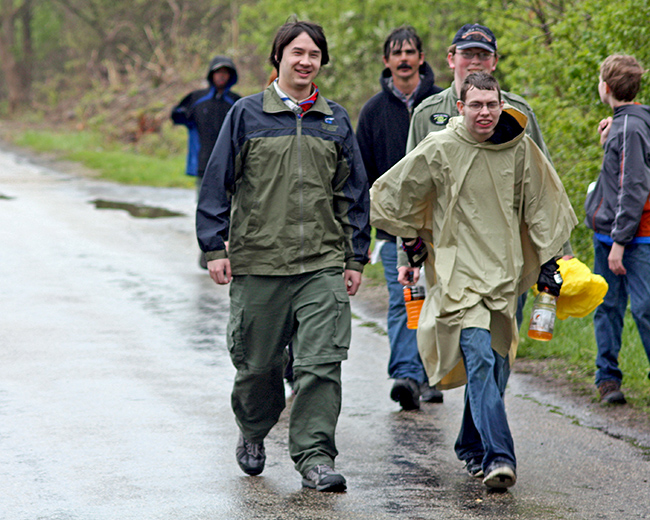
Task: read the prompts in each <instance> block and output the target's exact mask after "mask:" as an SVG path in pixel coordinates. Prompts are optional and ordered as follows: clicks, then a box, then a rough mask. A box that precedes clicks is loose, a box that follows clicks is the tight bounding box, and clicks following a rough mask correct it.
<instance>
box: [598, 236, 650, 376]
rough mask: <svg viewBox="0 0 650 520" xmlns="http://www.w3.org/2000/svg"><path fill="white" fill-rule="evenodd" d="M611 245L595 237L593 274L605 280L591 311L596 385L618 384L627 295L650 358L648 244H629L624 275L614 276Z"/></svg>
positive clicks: (626, 249)
mask: <svg viewBox="0 0 650 520" xmlns="http://www.w3.org/2000/svg"><path fill="white" fill-rule="evenodd" d="M610 250H611V246H609V245H607V244H604V243H603V242H601V241H600V240H598V239H597V238H595V237H594V273H596V274H599V275H601V276H602V277H603V278H605V280H606V281H607V284H608V285H609V289H608V290H607V294H606V295H605V300H604V301H603V303H601V304H600V306H599V307H598V308H597V309H596V312H595V313H594V331H595V333H596V344H597V345H598V355H597V356H596V368H597V370H596V385H598V384H600V383H601V382H603V381H616V382H618V383H619V384H620V382H621V380H622V379H623V372H621V369H620V368H619V367H618V354H619V352H620V351H621V337H622V335H623V319H624V317H625V309H626V308H627V299H628V295H629V297H630V310H631V311H632V317H633V318H634V321H635V322H636V327H637V329H638V331H639V336H641V343H642V344H643V348H644V349H645V352H646V355H647V356H648V361H650V244H628V245H627V246H625V253H624V254H623V266H624V267H625V269H626V270H627V274H625V275H621V276H618V275H615V274H614V273H612V272H611V271H610V269H609V264H608V262H607V257H608V256H609V252H610Z"/></svg>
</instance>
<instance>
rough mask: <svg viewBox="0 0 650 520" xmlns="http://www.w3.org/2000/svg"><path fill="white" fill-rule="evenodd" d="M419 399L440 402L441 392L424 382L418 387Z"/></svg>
mask: <svg viewBox="0 0 650 520" xmlns="http://www.w3.org/2000/svg"><path fill="white" fill-rule="evenodd" d="M420 392H421V395H420V401H424V402H425V403H442V400H443V397H442V392H441V391H440V390H438V389H437V388H436V387H435V386H429V383H427V382H424V383H422V386H421V387H420Z"/></svg>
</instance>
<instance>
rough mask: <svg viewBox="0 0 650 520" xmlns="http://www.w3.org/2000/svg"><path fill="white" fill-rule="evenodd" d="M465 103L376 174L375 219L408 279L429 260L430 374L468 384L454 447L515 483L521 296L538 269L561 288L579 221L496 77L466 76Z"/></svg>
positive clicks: (426, 326)
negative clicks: (510, 395) (509, 397)
mask: <svg viewBox="0 0 650 520" xmlns="http://www.w3.org/2000/svg"><path fill="white" fill-rule="evenodd" d="M458 110H459V113H460V114H461V115H460V116H459V117H455V118H452V119H451V120H450V122H449V125H448V127H447V128H446V129H445V130H443V131H441V132H436V133H431V134H429V135H428V136H427V137H426V138H425V139H424V140H423V141H422V142H421V143H420V144H419V145H418V146H417V147H416V148H415V149H414V150H413V151H412V152H411V153H409V154H408V155H407V156H406V157H404V159H402V160H401V161H400V162H398V163H397V164H396V165H395V166H394V167H393V168H391V169H390V170H389V171H388V172H386V173H385V174H384V175H383V176H382V177H380V178H379V180H377V181H376V182H375V184H374V185H373V188H372V189H371V223H372V225H373V226H376V227H378V228H381V229H384V230H386V231H387V232H389V233H392V234H394V235H396V236H400V237H403V240H404V249H405V251H406V253H407V255H408V257H409V264H410V265H411V268H401V274H400V278H401V280H402V281H403V282H405V281H406V275H407V274H408V272H411V271H415V270H414V269H413V267H416V266H419V265H421V263H422V261H424V258H426V266H427V268H426V269H425V274H426V277H427V288H428V292H427V299H426V301H425V304H424V307H423V309H422V314H421V316H420V322H419V325H418V346H419V349H420V354H421V357H422V361H423V363H424V366H425V368H426V370H427V374H428V375H429V382H430V384H431V385H434V384H438V385H439V388H443V389H445V388H453V387H456V386H460V385H463V384H465V383H467V388H466V392H465V394H466V395H465V411H464V414H463V422H462V426H461V431H460V434H459V436H458V439H457V441H456V447H455V449H456V454H457V456H458V457H459V459H461V460H462V461H464V462H465V463H466V465H467V470H468V472H469V473H470V475H472V476H476V477H479V476H483V477H484V480H483V482H484V483H485V484H486V485H487V486H488V487H490V488H506V487H509V486H512V485H513V484H514V483H515V481H516V458H515V452H514V444H513V441H512V435H511V433H510V429H509V426H508V421H507V417H506V413H505V406H504V403H503V392H504V390H505V385H506V382H507V377H508V374H509V361H510V359H512V358H514V354H515V352H516V346H517V342H518V331H517V327H516V322H515V310H516V303H517V302H516V300H517V296H518V295H519V294H521V293H522V292H523V291H524V290H526V289H527V288H529V287H530V286H531V285H532V284H533V282H534V281H535V280H536V279H537V280H538V287H539V288H540V289H542V290H548V291H549V292H551V293H555V294H556V295H557V294H559V287H560V285H561V278H560V279H557V278H555V277H554V275H555V273H556V271H557V263H556V262H555V260H556V258H557V257H558V256H560V255H561V250H562V244H563V243H564V242H566V241H567V240H568V239H569V236H570V234H571V230H572V229H573V227H574V226H575V225H576V223H577V220H576V217H575V214H574V213H573V209H572V208H571V203H570V202H569V199H568V197H567V195H566V192H565V191H564V187H563V186H562V182H561V181H560V179H559V177H558V176H557V173H556V172H555V170H554V169H553V166H552V165H551V164H550V162H549V161H548V160H547V159H546V157H545V156H544V154H543V153H542V152H541V151H540V149H539V148H538V147H537V145H536V144H535V143H534V142H533V141H532V139H531V138H530V137H528V136H527V135H526V134H525V132H524V130H525V128H526V122H527V120H526V116H525V115H524V114H522V113H521V112H519V111H517V110H516V109H514V108H512V107H509V106H506V107H504V105H503V101H502V100H501V92H500V89H499V84H498V83H497V81H496V80H495V79H494V78H493V77H492V76H490V75H489V74H487V73H484V72H480V73H476V74H471V75H469V76H468V77H467V78H466V80H465V81H464V83H463V86H462V88H461V97H460V100H459V101H458ZM432 246H433V247H432ZM434 251H435V256H434V254H433V253H434ZM427 253H428V256H427Z"/></svg>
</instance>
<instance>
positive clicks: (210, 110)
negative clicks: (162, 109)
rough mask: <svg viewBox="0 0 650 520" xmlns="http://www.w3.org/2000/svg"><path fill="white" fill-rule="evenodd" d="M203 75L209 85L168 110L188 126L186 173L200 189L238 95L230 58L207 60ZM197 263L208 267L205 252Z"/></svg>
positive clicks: (234, 70) (204, 267) (195, 91)
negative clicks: (209, 160)
mask: <svg viewBox="0 0 650 520" xmlns="http://www.w3.org/2000/svg"><path fill="white" fill-rule="evenodd" d="M206 79H207V80H208V84H209V87H208V88H204V89H200V90H194V91H193V92H190V93H189V94H188V95H187V96H185V97H184V98H183V100H182V101H181V102H180V103H179V104H178V105H176V106H175V107H174V109H173V110H172V114H171V118H172V121H173V122H174V124H175V125H185V126H186V127H187V131H188V134H189V137H188V145H187V164H186V169H185V173H187V175H192V176H195V177H196V187H197V189H201V182H202V181H203V173H204V172H205V167H206V165H207V164H208V159H210V154H211V153H212V149H213V148H214V143H216V141H217V137H218V136H219V130H221V125H222V124H223V121H224V119H226V114H227V113H228V111H229V110H230V107H231V106H233V105H234V104H235V101H237V100H238V99H240V98H241V96H240V95H239V94H235V93H234V92H231V90H230V88H231V87H232V86H233V85H234V84H235V83H237V69H236V68H235V64H234V62H233V61H232V60H231V59H230V58H228V57H226V56H216V57H214V58H213V59H212V61H210V67H209V68H208V74H207V76H206ZM199 265H200V266H201V267H202V268H203V269H207V268H208V264H207V261H206V259H205V254H204V253H201V254H200V256H199Z"/></svg>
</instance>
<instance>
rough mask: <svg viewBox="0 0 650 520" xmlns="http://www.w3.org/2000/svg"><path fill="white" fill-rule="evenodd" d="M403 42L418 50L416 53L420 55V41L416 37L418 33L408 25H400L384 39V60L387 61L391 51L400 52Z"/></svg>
mask: <svg viewBox="0 0 650 520" xmlns="http://www.w3.org/2000/svg"><path fill="white" fill-rule="evenodd" d="M404 42H411V43H412V44H413V46H414V47H415V48H416V49H417V50H418V53H419V54H422V40H421V39H420V37H419V36H418V33H417V32H415V29H414V28H413V27H411V26H410V25H402V26H401V27H398V28H397V29H393V30H392V31H391V33H390V34H389V35H388V36H387V37H386V41H385V42H384V58H386V59H388V57H389V56H390V51H392V50H393V49H395V50H398V51H399V50H401V49H402V45H404Z"/></svg>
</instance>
